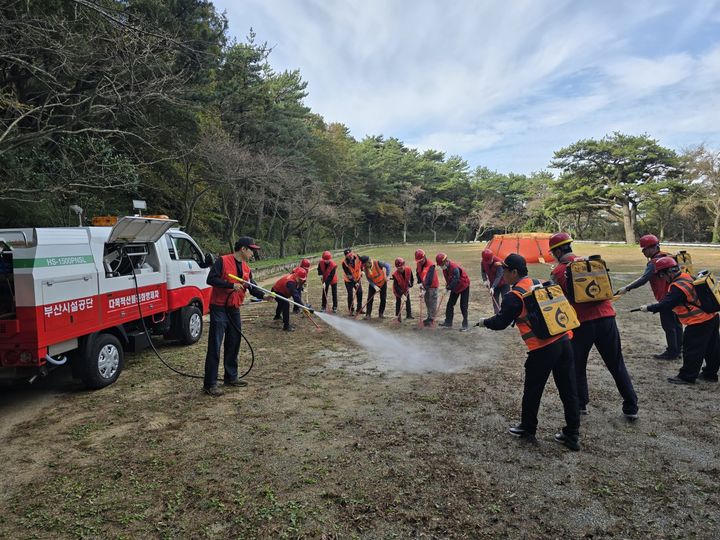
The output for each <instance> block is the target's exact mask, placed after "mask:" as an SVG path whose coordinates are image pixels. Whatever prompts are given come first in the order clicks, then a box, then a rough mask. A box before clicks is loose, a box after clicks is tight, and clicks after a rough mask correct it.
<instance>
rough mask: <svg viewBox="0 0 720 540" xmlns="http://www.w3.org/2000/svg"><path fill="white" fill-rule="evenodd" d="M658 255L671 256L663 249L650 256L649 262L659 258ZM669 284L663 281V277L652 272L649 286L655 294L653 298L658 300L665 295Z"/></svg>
mask: <svg viewBox="0 0 720 540" xmlns="http://www.w3.org/2000/svg"><path fill="white" fill-rule="evenodd" d="M660 257H672V255H670V254H669V253H665V252H664V251H658V252H657V253H656V254H655V255H653V256H652V257H650V262H652V263H654V262H655V260H656V259H659V258H660ZM669 286H670V284H669V283H668V282H667V281H665V280H664V279H663V278H661V277H659V276H658V275H657V274H655V273H653V275H652V276H651V277H650V288H651V289H652V292H653V295H654V296H655V300H657V301H658V302H659V301H660V300H662V299H663V298H664V297H665V295H666V294H667V292H668V289H669Z"/></svg>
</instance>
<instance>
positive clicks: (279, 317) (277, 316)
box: [273, 315, 282, 321]
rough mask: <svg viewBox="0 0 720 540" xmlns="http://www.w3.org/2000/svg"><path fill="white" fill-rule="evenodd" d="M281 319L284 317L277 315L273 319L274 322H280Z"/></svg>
mask: <svg viewBox="0 0 720 540" xmlns="http://www.w3.org/2000/svg"><path fill="white" fill-rule="evenodd" d="M280 319H282V317H281V316H280V315H275V316H274V317H273V321H279V320H280Z"/></svg>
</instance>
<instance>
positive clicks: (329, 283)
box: [317, 251, 338, 313]
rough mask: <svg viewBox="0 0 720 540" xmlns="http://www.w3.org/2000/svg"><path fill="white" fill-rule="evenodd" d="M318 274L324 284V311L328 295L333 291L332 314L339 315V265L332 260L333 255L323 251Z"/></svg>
mask: <svg viewBox="0 0 720 540" xmlns="http://www.w3.org/2000/svg"><path fill="white" fill-rule="evenodd" d="M317 273H318V275H319V276H320V281H321V282H322V287H323V292H322V310H323V311H325V309H326V308H327V304H328V294H330V292H329V291H332V312H333V313H337V303H338V301H337V282H338V278H337V263H336V262H335V261H333V260H332V253H330V252H329V251H323V254H322V258H321V259H320V262H318V267H317Z"/></svg>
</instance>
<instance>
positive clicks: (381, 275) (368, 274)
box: [360, 255, 390, 319]
mask: <svg viewBox="0 0 720 540" xmlns="http://www.w3.org/2000/svg"><path fill="white" fill-rule="evenodd" d="M360 262H361V263H362V265H363V270H364V272H365V278H366V279H367V280H368V299H367V305H366V306H365V312H366V313H365V318H366V319H369V318H370V315H371V314H372V308H373V299H374V298H375V293H380V307H379V308H378V318H379V319H384V318H385V302H386V301H387V278H388V274H390V265H389V264H387V263H384V262H382V261H376V260H373V259H371V258H370V257H368V256H367V255H363V256H362V257H360Z"/></svg>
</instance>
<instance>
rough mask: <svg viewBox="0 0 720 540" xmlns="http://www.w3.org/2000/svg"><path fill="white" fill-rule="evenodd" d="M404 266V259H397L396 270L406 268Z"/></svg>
mask: <svg viewBox="0 0 720 540" xmlns="http://www.w3.org/2000/svg"><path fill="white" fill-rule="evenodd" d="M404 265H405V259H403V258H402V257H398V258H397V259H395V268H400V267H401V266H404Z"/></svg>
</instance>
